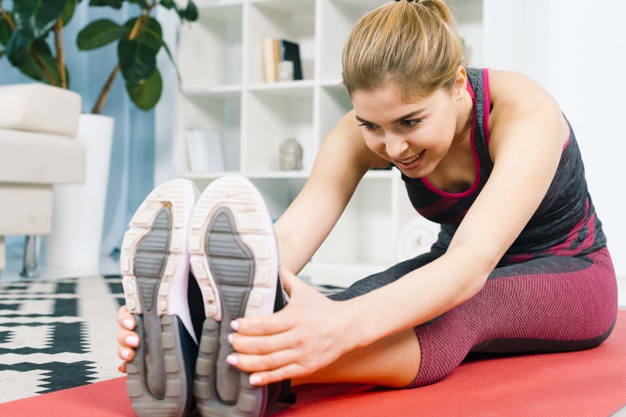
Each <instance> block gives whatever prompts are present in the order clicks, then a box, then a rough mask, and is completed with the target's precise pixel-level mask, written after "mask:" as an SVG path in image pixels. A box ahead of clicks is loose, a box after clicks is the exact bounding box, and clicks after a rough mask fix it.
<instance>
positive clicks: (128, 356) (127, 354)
mask: <svg viewBox="0 0 626 417" xmlns="http://www.w3.org/2000/svg"><path fill="white" fill-rule="evenodd" d="M121 355H122V358H124V359H128V358H130V352H129V351H127V350H125V349H124V350H122V352H121Z"/></svg>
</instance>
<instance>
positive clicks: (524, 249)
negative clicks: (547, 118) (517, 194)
mask: <svg viewBox="0 0 626 417" xmlns="http://www.w3.org/2000/svg"><path fill="white" fill-rule="evenodd" d="M467 74H468V85H467V88H468V91H469V92H470V95H471V96H472V100H473V102H474V106H473V117H472V128H471V133H470V140H471V143H472V147H473V150H474V163H475V167H476V178H475V181H474V184H472V186H471V187H470V188H469V189H468V190H466V191H464V192H462V193H458V194H452V193H447V192H444V191H442V190H439V189H437V188H436V187H434V186H433V185H432V184H430V183H429V182H428V180H427V179H426V178H409V177H407V176H405V175H404V174H403V175H402V179H403V180H404V182H405V185H406V189H407V192H408V194H409V199H410V200H411V203H412V204H413V207H415V209H416V210H417V212H418V213H419V214H421V215H422V216H424V217H425V218H427V219H429V220H431V221H434V222H436V223H439V224H441V232H440V233H439V236H438V240H437V242H436V243H435V244H434V247H437V248H439V249H443V250H445V249H447V248H448V246H449V244H450V241H451V240H452V237H453V236H454V233H455V232H456V230H457V228H458V225H459V224H460V223H461V221H462V220H463V218H464V217H465V214H466V213H467V211H468V210H469V208H470V207H471V205H472V204H473V203H474V200H476V197H477V196H478V194H479V193H480V191H481V190H482V188H483V187H484V185H485V183H486V182H487V180H488V179H489V176H490V175H491V171H492V169H493V162H492V161H491V157H490V155H489V129H488V117H489V112H490V110H491V101H490V96H489V71H488V70H487V69H486V68H484V69H478V68H468V69H467ZM605 245H606V237H605V235H604V233H603V231H602V223H601V222H600V220H599V219H598V217H597V216H596V212H595V209H594V206H593V203H592V201H591V197H590V196H589V192H588V190H587V182H586V180H585V169H584V166H583V162H582V159H581V155H580V149H579V148H578V144H577V142H576V136H575V135H574V131H573V130H572V128H571V126H570V137H569V140H568V141H567V143H566V145H565V146H564V148H563V153H562V155H561V160H560V163H559V166H558V169H557V171H556V174H555V176H554V179H553V180H552V184H551V185H550V188H549V189H548V192H547V194H546V196H545V197H544V199H543V201H542V202H541V204H540V205H539V207H538V208H537V211H536V212H535V214H534V215H533V216H532V218H531V219H530V221H529V222H528V224H527V225H526V227H524V229H523V231H522V232H521V234H520V235H519V237H518V238H517V239H516V240H515V242H514V243H513V245H511V247H510V248H509V250H508V251H507V252H506V254H505V256H504V257H503V259H502V262H501V263H503V264H509V263H517V262H523V261H527V260H530V259H533V258H537V257H543V256H551V255H558V256H580V255H585V254H588V253H591V252H594V251H596V250H598V249H600V248H602V247H604V246H605Z"/></svg>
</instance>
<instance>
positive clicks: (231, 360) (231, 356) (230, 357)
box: [226, 355, 239, 366]
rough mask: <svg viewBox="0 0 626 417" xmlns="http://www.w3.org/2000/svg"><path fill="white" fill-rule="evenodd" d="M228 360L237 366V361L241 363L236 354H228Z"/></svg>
mask: <svg viewBox="0 0 626 417" xmlns="http://www.w3.org/2000/svg"><path fill="white" fill-rule="evenodd" d="M226 362H228V363H229V364H231V365H233V366H236V365H237V363H239V361H238V360H237V357H236V356H235V355H228V356H226Z"/></svg>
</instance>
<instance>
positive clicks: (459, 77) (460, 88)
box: [452, 65, 467, 99]
mask: <svg viewBox="0 0 626 417" xmlns="http://www.w3.org/2000/svg"><path fill="white" fill-rule="evenodd" d="M466 88H467V70H466V69H465V67H464V66H462V65H459V68H457V70H456V77H455V79H454V86H453V87H452V92H453V94H454V96H455V97H456V98H457V99H461V98H462V97H463V94H464V93H465V89H466Z"/></svg>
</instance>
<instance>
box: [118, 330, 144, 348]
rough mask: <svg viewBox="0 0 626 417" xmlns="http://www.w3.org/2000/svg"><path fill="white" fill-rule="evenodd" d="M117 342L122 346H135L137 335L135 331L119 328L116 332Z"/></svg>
mask: <svg viewBox="0 0 626 417" xmlns="http://www.w3.org/2000/svg"><path fill="white" fill-rule="evenodd" d="M117 343H119V344H120V345H121V346H122V347H126V348H136V347H137V346H139V335H138V334H137V333H135V332H131V331H130V330H124V329H120V330H119V331H118V332H117Z"/></svg>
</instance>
